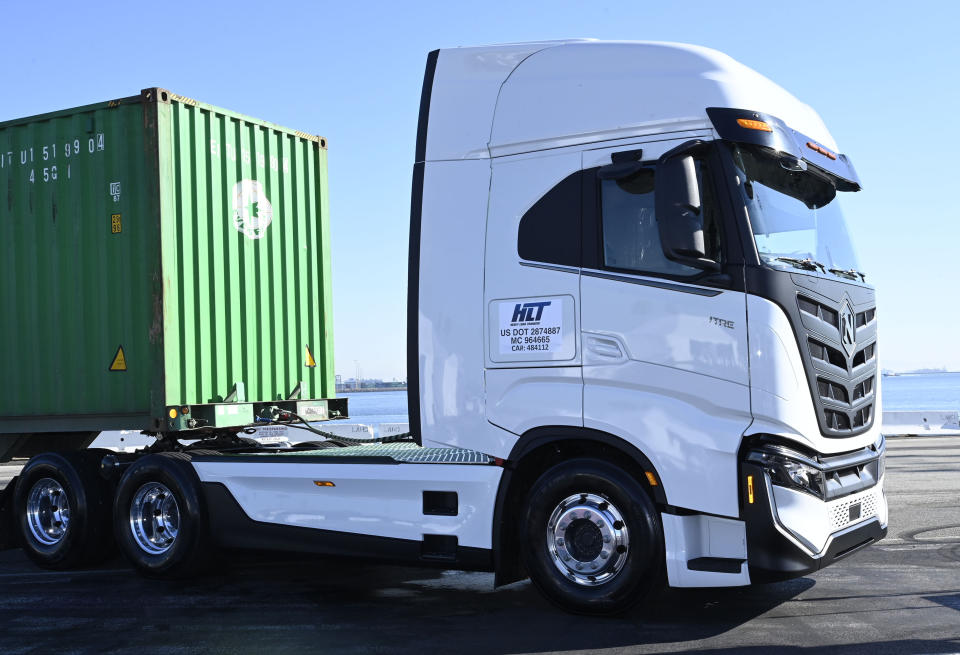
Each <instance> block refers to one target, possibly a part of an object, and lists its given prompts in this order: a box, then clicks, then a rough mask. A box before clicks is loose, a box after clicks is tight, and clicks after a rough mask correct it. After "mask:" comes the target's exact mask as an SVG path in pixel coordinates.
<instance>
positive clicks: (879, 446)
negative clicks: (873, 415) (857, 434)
mask: <svg viewBox="0 0 960 655" xmlns="http://www.w3.org/2000/svg"><path fill="white" fill-rule="evenodd" d="M873 448H874V450H876V451H877V452H878V453H880V460H879V462H878V464H877V481H880V480H882V479H883V472H884V471H885V470H886V469H887V444H886V442H885V441H884V440H883V435H881V436H880V438H879V439H877V443H875V444H873Z"/></svg>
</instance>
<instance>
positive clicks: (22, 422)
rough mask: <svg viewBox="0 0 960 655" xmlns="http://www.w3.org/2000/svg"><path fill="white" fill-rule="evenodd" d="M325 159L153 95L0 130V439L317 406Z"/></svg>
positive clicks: (281, 135)
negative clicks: (247, 409) (286, 404)
mask: <svg viewBox="0 0 960 655" xmlns="http://www.w3.org/2000/svg"><path fill="white" fill-rule="evenodd" d="M326 155H327V152H326V142H325V140H324V139H322V138H320V137H315V136H311V135H307V134H304V133H301V132H296V131H293V130H288V129H285V128H281V127H279V126H277V125H273V124H270V123H265V122H263V121H259V120H255V119H252V118H249V117H246V116H242V115H239V114H235V113H232V112H229V111H225V110H222V109H219V108H216V107H213V106H210V105H206V104H203V103H200V102H196V101H194V100H191V99H189V98H184V97H181V96H178V95H175V94H173V93H170V92H168V91H165V90H162V89H147V90H145V91H143V92H141V94H140V95H139V96H134V97H130V98H124V99H120V100H114V101H110V102H104V103H102V104H97V105H90V106H86V107H79V108H76V109H70V110H66V111H60V112H55V113H51V114H45V115H42V116H35V117H31V118H25V119H20V120H13V121H7V122H3V123H0V199H2V200H0V225H2V226H3V238H2V239H0V308H2V312H0V334H2V338H0V432H4V433H25V432H50V431H65V430H66V431H72V430H82V429H89V430H105V429H117V428H135V429H147V430H151V429H152V430H157V429H161V428H163V427H164V423H163V421H164V418H165V416H166V413H167V412H169V408H170V406H177V405H183V406H191V405H197V404H209V403H221V402H224V401H225V400H227V401H230V400H234V398H235V397H231V396H230V394H231V392H232V391H233V390H234V389H235V388H236V389H239V390H240V392H241V393H240V394H239V398H236V399H238V400H241V401H242V400H246V401H247V402H257V401H264V402H266V401H274V400H278V399H284V398H288V397H290V395H291V393H293V392H294V390H295V389H296V388H297V386H298V385H300V395H299V398H301V399H310V398H326V397H332V396H333V395H334V384H333V343H332V325H333V324H332V316H331V297H330V294H331V287H330V240H329V221H328V203H327V156H326ZM244 396H245V398H244Z"/></svg>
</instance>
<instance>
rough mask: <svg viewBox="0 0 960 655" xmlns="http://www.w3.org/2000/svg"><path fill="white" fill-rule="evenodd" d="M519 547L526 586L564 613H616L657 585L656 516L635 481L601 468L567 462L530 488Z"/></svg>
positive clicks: (659, 542)
mask: <svg viewBox="0 0 960 655" xmlns="http://www.w3.org/2000/svg"><path fill="white" fill-rule="evenodd" d="M523 544H524V558H525V562H524V563H525V565H526V568H527V572H528V573H529V574H530V578H531V579H532V581H533V583H534V585H535V586H536V587H537V588H538V589H539V590H540V591H541V592H542V593H543V594H544V595H545V596H546V597H547V598H548V599H550V600H551V601H552V602H554V603H556V604H557V605H559V606H561V607H562V608H564V609H566V610H568V611H572V612H577V613H582V614H615V613H618V612H623V611H625V610H627V609H629V608H630V607H631V606H632V605H634V604H635V603H637V602H638V601H639V600H641V599H642V598H643V597H644V596H646V595H647V593H649V592H650V591H651V590H652V589H653V588H654V587H656V586H657V585H658V583H659V582H660V580H661V572H662V568H663V528H662V526H661V524H660V520H659V516H658V515H657V512H656V508H655V507H654V505H653V502H652V501H651V500H650V497H649V496H648V495H647V493H646V492H645V491H644V489H643V487H642V486H641V484H640V483H639V482H638V481H637V480H635V479H634V478H633V477H632V476H630V475H629V474H628V473H626V472H625V471H623V470H622V469H620V468H619V467H617V466H615V465H613V464H610V463H608V462H606V461H603V460H596V459H585V458H584V459H574V460H569V461H567V462H563V463H562V464H558V465H557V466H554V467H553V468H551V469H550V470H548V471H547V472H546V473H544V474H543V475H542V476H541V477H540V479H539V480H537V482H536V483H535V484H534V486H533V488H532V489H531V491H530V494H529V496H528V501H527V508H526V515H525V519H524V522H523Z"/></svg>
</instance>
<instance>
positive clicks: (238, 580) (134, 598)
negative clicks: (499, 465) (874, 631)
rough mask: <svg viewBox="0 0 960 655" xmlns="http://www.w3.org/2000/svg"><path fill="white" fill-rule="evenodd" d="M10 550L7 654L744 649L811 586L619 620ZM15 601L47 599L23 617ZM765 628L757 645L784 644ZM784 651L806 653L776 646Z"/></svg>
mask: <svg viewBox="0 0 960 655" xmlns="http://www.w3.org/2000/svg"><path fill="white" fill-rule="evenodd" d="M14 552H16V553H17V555H16V556H15V557H14V558H12V559H11V555H12V554H13V553H4V558H3V560H2V561H0V574H2V575H0V577H2V578H4V580H2V581H0V583H2V584H3V586H4V588H5V592H4V594H2V595H0V623H2V624H3V625H4V626H5V630H4V631H3V632H2V633H0V651H3V652H47V649H53V650H56V649H58V648H59V647H60V646H61V645H62V639H63V634H62V632H61V629H62V628H64V627H68V628H69V629H70V633H71V635H72V636H71V638H70V643H71V647H72V649H73V650H76V651H78V652H107V653H109V652H126V651H129V650H132V649H134V648H145V649H147V650H149V651H150V652H176V653H208V652H224V653H247V652H260V653H268V652H269V653H285V652H297V653H303V652H304V650H306V652H336V653H360V652H362V653H370V652H391V653H393V652H417V653H421V654H422V653H447V652H456V653H458V654H459V653H473V652H477V653H480V652H482V653H515V652H530V651H532V652H540V653H543V652H549V651H578V650H580V651H595V650H601V649H629V650H631V651H637V652H640V651H651V650H657V645H658V644H668V643H669V644H672V646H671V648H670V649H671V650H674V649H676V648H677V647H678V646H680V647H681V648H684V647H689V648H698V647H699V648H703V647H709V646H718V645H719V646H725V645H726V644H727V643H729V644H730V648H729V650H727V649H725V648H720V649H718V650H714V651H705V652H733V651H734V650H735V651H737V652H751V650H752V651H753V652H761V651H763V650H769V648H770V646H766V647H765V648H757V649H751V648H745V647H744V646H743V645H742V644H743V637H749V636H756V635H757V632H756V631H755V630H754V631H746V632H745V633H744V634H741V632H744V631H736V632H735V633H734V634H733V635H726V634H725V633H730V632H732V631H735V630H736V629H737V628H738V627H740V626H744V624H746V623H748V622H750V621H751V620H752V619H754V618H756V617H758V616H760V615H762V614H765V613H767V612H770V611H771V610H773V609H775V608H777V607H778V606H779V605H781V604H782V603H784V602H786V601H789V600H790V599H793V598H794V597H796V596H797V595H798V594H801V593H802V592H804V591H806V590H808V589H810V588H811V587H813V585H814V581H813V580H811V579H809V578H801V579H798V580H793V581H788V582H784V583H778V584H772V585H763V586H758V587H753V588H749V589H705V590H704V589H700V590H667V591H664V592H662V593H660V594H658V595H656V596H655V597H653V598H651V599H648V600H647V601H646V602H645V603H644V604H643V605H641V606H640V607H638V608H637V609H635V610H633V611H632V612H630V613H629V614H627V615H625V616H622V617H615V618H593V617H584V616H573V615H570V614H567V613H565V612H563V611H561V610H559V609H556V608H554V607H553V606H552V605H550V604H549V603H548V602H547V601H545V600H544V599H543V598H541V596H540V595H539V594H538V593H537V591H536V590H535V589H534V588H533V587H532V586H531V585H530V583H529V582H520V583H516V584H513V585H509V586H507V587H503V588H500V589H498V590H494V589H493V576H492V574H488V573H464V572H456V571H439V570H429V569H414V568H402V567H395V566H384V565H376V564H370V563H364V562H352V561H345V560H328V559H317V558H314V559H309V558H307V559H304V558H298V559H286V558H284V557H283V556H278V555H277V554H273V555H271V557H272V558H273V561H272V562H265V560H264V559H262V557H261V558H253V557H252V556H250V555H236V554H233V555H230V556H229V557H224V558H222V559H221V561H220V562H219V563H218V565H217V568H216V570H212V571H210V573H209V574H208V575H206V576H203V577H199V578H197V579H193V580H184V581H178V582H174V581H156V580H145V579H142V578H140V577H138V576H137V575H136V574H134V573H133V571H131V570H129V569H127V568H126V567H125V565H124V563H123V562H122V561H119V560H116V561H112V562H109V563H107V564H106V565H104V566H103V567H100V568H99V569H91V570H86V571H79V572H68V573H52V572H47V571H41V570H39V569H36V568H35V567H33V565H32V564H30V563H29V562H28V561H27V560H26V558H25V557H23V556H22V554H21V553H19V551H14ZM278 557H279V558H282V559H278ZM24 607H42V608H44V609H43V612H42V613H39V614H34V615H33V616H29V617H28V615H27V614H25V613H24V612H23V608H24ZM53 627H56V628H57V630H53V629H52V628H53ZM766 636H767V638H766V639H764V640H763V641H761V642H760V643H766V644H771V645H772V644H776V643H783V641H784V639H783V637H784V635H777V634H770V635H766ZM703 640H709V642H710V643H707V644H705V643H702V641H703ZM718 641H719V643H717V642H718ZM751 641H752V642H753V643H757V642H756V641H755V640H753V639H750V640H747V643H750V642H751ZM698 642H701V643H698ZM738 644H740V645H738ZM941 646H944V647H947V650H950V648H949V644H940V643H937V642H923V641H919V640H918V641H903V642H896V643H890V642H887V643H884V644H882V645H881V647H879V648H878V647H877V645H873V646H872V647H870V645H869V644H862V643H861V644H857V645H856V646H855V647H854V646H851V647H844V646H836V647H832V648H831V651H832V652H833V653H839V654H841V655H845V654H847V653H859V652H870V653H873V654H876V653H878V652H919V651H923V652H945V651H944V650H943V649H942V648H941ZM956 648H957V646H956V644H954V645H953V647H952V649H953V650H956ZM791 650H794V651H800V650H803V649H802V648H799V647H797V648H790V647H780V648H778V651H780V652H790V651H791Z"/></svg>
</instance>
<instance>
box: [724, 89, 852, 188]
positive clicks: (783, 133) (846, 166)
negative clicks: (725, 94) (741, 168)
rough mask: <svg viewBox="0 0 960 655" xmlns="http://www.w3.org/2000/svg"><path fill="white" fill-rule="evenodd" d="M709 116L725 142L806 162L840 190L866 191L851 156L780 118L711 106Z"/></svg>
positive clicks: (747, 110)
mask: <svg viewBox="0 0 960 655" xmlns="http://www.w3.org/2000/svg"><path fill="white" fill-rule="evenodd" d="M707 116H708V117H709V118H710V122H711V123H713V127H714V129H715V130H716V131H717V134H718V135H719V136H720V138H721V139H726V140H728V141H734V142H737V143H748V144H751V145H756V146H761V147H764V148H770V149H772V150H775V151H778V152H782V153H786V154H789V155H792V156H793V157H796V158H797V159H802V160H803V161H805V162H807V164H808V165H810V166H814V167H816V168H818V169H820V170H822V171H824V172H826V173H828V174H829V175H830V176H831V177H832V178H834V179H835V180H836V182H837V190H839V191H859V190H860V189H862V188H863V187H862V186H861V184H860V178H859V177H858V176H857V171H856V170H855V169H854V168H853V164H852V163H851V162H850V158H849V157H847V156H846V155H843V154H840V153H835V152H833V151H832V150H830V149H829V148H827V147H826V146H824V145H822V144H820V143H818V142H817V141H816V140H815V139H813V138H811V137H808V136H807V135H805V134H801V133H800V132H797V131H796V130H794V129H792V128H791V127H790V126H788V125H787V124H786V123H784V122H783V121H782V120H780V119H779V118H777V117H776V116H771V115H770V114H764V113H762V112H758V111H751V110H749V109H731V108H728V107H707Z"/></svg>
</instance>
